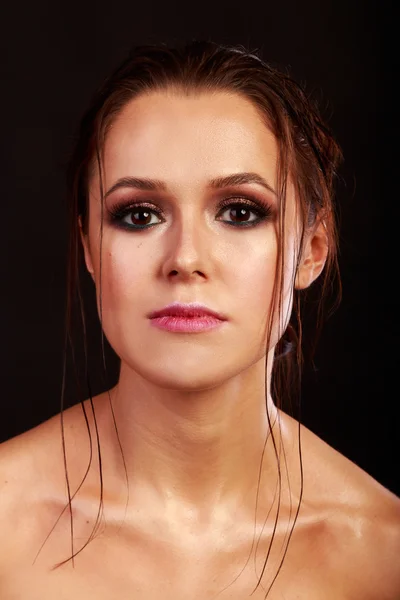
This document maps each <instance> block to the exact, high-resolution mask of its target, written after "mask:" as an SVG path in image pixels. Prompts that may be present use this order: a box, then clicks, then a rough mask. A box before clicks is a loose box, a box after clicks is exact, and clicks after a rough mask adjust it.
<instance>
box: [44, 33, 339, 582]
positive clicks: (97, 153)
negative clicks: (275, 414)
mask: <svg viewBox="0 0 400 600" xmlns="http://www.w3.org/2000/svg"><path fill="white" fill-rule="evenodd" d="M171 89H172V90H174V91H177V92H178V93H180V94H184V95H191V94H194V93H196V92H198V93H199V92H210V93H212V92H215V91H224V92H229V93H236V94H239V95H241V96H242V97H244V98H246V99H247V100H250V101H251V102H252V103H253V105H254V106H255V107H256V109H257V110H258V112H259V114H260V115H261V117H262V118H263V120H264V122H265V124H266V126H267V127H269V128H270V129H271V130H272V132H273V133H274V135H275V136H276V139H277V143H278V148H279V163H278V180H279V186H278V187H279V190H278V191H279V199H280V213H281V216H282V215H283V214H284V211H285V198H286V182H287V178H288V174H289V173H290V174H292V175H294V176H293V177H292V179H293V182H294V185H295V191H296V196H297V202H298V207H299V209H300V215H301V219H302V223H303V234H304V231H305V230H306V229H307V228H308V227H310V226H312V225H313V224H314V223H315V222H316V220H317V219H319V220H321V221H322V222H323V223H324V226H325V230H326V236H327V240H328V246H329V250H328V257H327V261H326V264H325V268H324V270H323V273H322V275H321V276H320V277H319V283H318V284H317V286H312V287H313V289H314V290H315V289H317V291H318V294H319V296H320V299H323V298H324V297H325V298H327V297H328V296H329V293H328V292H329V289H330V286H331V284H333V282H336V283H337V284H338V286H337V295H336V298H337V299H339V296H340V279H339V276H338V265H337V253H336V247H337V244H336V239H337V234H336V225H335V214H334V208H333V202H332V198H333V185H334V179H335V175H336V169H337V166H338V164H339V161H340V158H341V153H340V150H339V147H338V145H337V144H336V142H335V141H334V139H333V137H332V135H331V133H330V131H329V129H328V127H327V126H326V124H324V122H323V121H322V119H321V117H320V115H319V112H318V110H317V108H316V107H315V106H314V105H313V103H312V102H311V100H310V99H309V98H307V96H306V94H305V92H304V90H303V89H302V87H301V86H300V85H298V84H297V83H295V82H294V81H293V80H292V78H291V77H290V76H289V75H288V74H287V73H285V72H282V71H279V70H278V69H276V68H274V67H272V66H270V65H268V64H266V63H265V62H264V61H263V60H262V59H261V58H260V57H259V56H258V55H257V53H255V52H251V51H249V50H247V49H245V48H244V47H243V46H226V45H221V44H216V43H214V42H211V41H192V42H190V43H188V44H186V45H182V46H181V47H168V46H167V45H165V44H159V45H148V46H135V47H133V49H132V50H131V52H130V53H129V55H128V57H127V58H126V59H125V60H124V61H123V62H122V64H121V65H120V66H119V67H118V68H117V69H116V70H115V71H114V72H113V73H112V74H111V75H110V77H108V78H107V79H106V80H105V81H104V83H103V84H102V85H101V87H100V88H99V89H98V90H97V92H96V93H95V94H94V96H93V99H92V102H91V104H90V106H89V108H88V110H87V111H86V113H85V114H84V116H83V118H82V120H81V123H80V129H79V132H78V136H77V141H76V145H75V147H74V150H73V153H72V156H71V159H70V162H69V167H68V173H67V183H68V199H69V234H70V242H69V255H68V260H69V263H68V295H67V314H66V341H68V342H71V348H72V351H73V347H72V338H71V335H72V334H71V331H72V325H71V324H72V312H73V311H72V309H73V306H74V301H75V299H76V298H78V302H79V306H80V311H81V319H82V327H83V329H84V330H85V314H84V308H83V302H82V298H81V292H80V287H79V267H80V265H81V264H82V262H83V261H82V258H83V256H82V246H81V242H80V233H79V227H78V217H80V218H81V219H82V225H83V230H84V231H86V230H87V225H88V219H89V213H88V208H89V204H88V185H89V181H90V178H91V174H92V173H93V170H94V169H95V168H96V166H97V168H98V169H99V173H100V196H101V198H102V204H103V189H102V176H101V175H102V150H103V148H104V141H105V138H106V135H107V131H108V129H109V127H110V125H111V123H112V122H113V119H114V118H115V117H116V115H118V113H119V112H120V111H121V109H122V108H123V107H124V106H125V105H126V104H127V103H128V102H130V101H131V100H133V99H134V98H135V97H137V96H139V95H140V94H144V93H151V92H153V91H157V90H171ZM282 222H283V219H281V223H282ZM101 233H102V232H101ZM279 239H280V251H279V254H278V264H277V271H276V272H279V269H281V268H282V266H283V264H284V260H285V257H284V252H283V240H284V231H283V229H282V226H281V228H280V237H279ZM100 258H101V257H100ZM100 264H101V263H100ZM100 271H101V268H100ZM275 279H276V278H275ZM281 293H282V290H278V289H275V294H274V297H275V303H274V306H273V311H271V314H272V313H273V312H274V311H276V310H280V307H281ZM314 293H315V292H314ZM100 295H101V280H100ZM304 296H305V293H304V292H298V291H296V290H295V291H294V301H293V309H292V316H291V319H290V323H289V325H288V327H287V328H286V331H285V332H281V333H282V337H281V339H280V341H279V343H278V348H277V352H276V356H275V359H274V367H273V372H272V384H271V385H272V390H271V391H272V396H273V398H274V401H275V403H276V404H277V406H279V407H282V406H283V405H289V404H290V405H291V406H293V405H294V400H297V399H298V398H299V397H300V382H301V380H300V372H301V369H300V367H301V363H302V353H301V340H302V335H301V329H302V328H301V323H302V322H301V310H300V309H301V304H302V301H303V299H304ZM322 307H323V303H322V301H321V300H320V301H319V302H318V311H317V313H318V314H317V326H318V328H319V325H320V322H321V316H322V312H321V311H322ZM99 312H100V321H101V318H102V315H101V306H100V311H99ZM271 318H272V317H271ZM270 327H271V321H270ZM269 334H270V332H269ZM283 334H284V335H283ZM268 341H269V339H268ZM102 342H103V338H102ZM85 355H87V351H86V340H85ZM103 357H104V346H103ZM87 385H88V391H89V398H90V400H91V401H92V396H91V390H90V380H89V378H88V379H87ZM63 390H64V384H63ZM63 393H64V391H63ZM62 397H63V394H62ZM82 408H83V410H84V411H85V408H84V405H83V402H82ZM62 410H63V399H62V405H61V415H62ZM92 410H93V414H94V407H93V403H92ZM85 418H86V421H87V417H86V413H85ZM299 427H300V419H299ZM88 431H89V428H88ZM299 431H300V429H299ZM89 435H90V431H89ZM97 442H98V454H99V461H100V471H101V453H100V445H99V440H98V439H97ZM273 443H274V447H275V454H276V457H277V461H278V473H279V482H280V467H279V456H278V453H277V449H276V446H275V442H274V441H273ZM121 452H122V449H121ZM299 453H300V464H301V446H300V445H299ZM64 454H65V448H64ZM65 470H66V477H67V487H68V498H69V506H70V513H71V532H72V535H71V546H72V556H71V557H70V558H69V559H67V560H66V561H63V562H61V563H59V564H58V565H56V567H58V566H60V565H62V564H64V563H65V562H67V561H68V560H71V559H72V562H73V557H74V556H75V555H76V554H78V553H79V552H81V551H82V550H83V548H84V547H85V546H86V544H87V543H89V541H90V539H92V537H93V535H94V532H93V533H92V535H91V536H90V539H89V540H88V542H87V543H86V544H85V545H84V546H83V547H82V548H81V549H80V550H78V551H77V552H74V549H73V527H72V507H71V494H70V489H69V483H68V472H67V465H66V462H65ZM301 473H302V469H301ZM100 481H101V498H100V506H101V505H102V491H103V488H102V477H101V473H100ZM82 483H83V481H82ZM81 485H82V484H81ZM78 489H79V488H78ZM77 491H78V490H77ZM75 493H76V492H75ZM74 495H75V494H74ZM300 502H301V494H300V500H299V505H298V508H297V513H296V517H295V520H294V522H293V526H292V530H291V532H290V535H291V533H292V531H293V528H294V525H295V521H296V518H297V514H298V510H299V507H300ZM278 513H279V510H278ZM99 514H100V507H99V513H98V516H99ZM276 518H278V514H277V517H276ZM96 524H97V521H96ZM275 527H276V522H275ZM95 528H96V525H95ZM95 528H94V529H95ZM290 535H289V537H288V540H287V544H288V543H289V539H290ZM271 544H272V540H271ZM271 544H270V548H271ZM286 549H287V545H286ZM285 552H286V550H285ZM268 556H269V552H268ZM268 556H267V559H268ZM266 562H267V560H266V561H265V564H266ZM282 562H283V558H282ZM282 562H281V563H280V566H281V565H282ZM280 566H279V568H278V572H277V573H276V575H275V577H274V578H273V580H272V582H271V584H270V586H269V588H268V591H269V590H270V589H271V587H272V584H273V582H274V581H275V579H276V576H277V574H278V573H279V569H280ZM264 568H265V566H264ZM263 571H264V570H263ZM261 577H262V575H261ZM261 577H260V580H261ZM259 583H260V581H259ZM268 591H267V594H268Z"/></svg>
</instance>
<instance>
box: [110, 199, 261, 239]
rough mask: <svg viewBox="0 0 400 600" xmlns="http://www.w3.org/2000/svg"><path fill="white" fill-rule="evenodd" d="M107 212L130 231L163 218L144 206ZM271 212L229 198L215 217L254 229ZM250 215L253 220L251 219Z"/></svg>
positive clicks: (133, 206)
mask: <svg viewBox="0 0 400 600" xmlns="http://www.w3.org/2000/svg"><path fill="white" fill-rule="evenodd" d="M108 212H109V215H110V220H111V222H112V223H113V224H115V225H116V226H118V227H121V228H123V229H129V230H131V231H132V230H133V231H135V230H136V231H139V230H143V229H149V228H150V227H153V226H154V225H157V223H159V222H161V221H162V218H163V213H162V212H161V211H160V210H158V209H155V208H154V207H152V206H148V205H146V204H134V205H132V204H131V205H126V204H125V205H124V204H121V205H116V206H114V207H113V208H112V209H108ZM271 212H272V209H271V206H270V205H268V204H264V203H260V202H259V201H257V203H256V201H251V200H246V199H242V200H241V201H240V202H239V201H236V202H232V198H230V199H225V200H223V201H222V202H220V203H219V205H218V214H217V216H218V217H219V216H221V215H224V214H226V215H227V218H226V219H218V220H220V221H222V222H223V223H226V224H227V225H230V226H232V227H236V228H239V227H254V226H256V225H257V224H258V223H260V222H261V221H265V220H266V219H268V218H269V217H270V216H271ZM251 213H252V214H253V215H254V216H255V218H253V219H251ZM249 217H250V218H249ZM157 219H158V220H157ZM160 219H161V221H160Z"/></svg>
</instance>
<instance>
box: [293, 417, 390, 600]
mask: <svg viewBox="0 0 400 600" xmlns="http://www.w3.org/2000/svg"><path fill="white" fill-rule="evenodd" d="M301 437H302V447H303V449H304V454H303V465H304V483H305V487H304V489H305V492H306V502H307V501H308V502H309V503H310V504H311V506H312V507H313V510H314V513H315V514H322V515H324V518H325V519H326V523H329V527H330V539H331V540H333V541H334V542H333V544H332V548H335V551H334V552H332V562H333V564H334V565H335V570H336V569H337V570H338V573H340V577H341V578H343V581H346V582H347V584H348V587H349V589H352V590H354V597H360V598H361V597H362V598H364V599H371V600H375V599H376V600H378V599H379V600H398V599H399V598H400V499H399V498H398V497H397V496H396V495H395V494H393V493H392V492H391V491H390V490H388V489H386V488H385V487H384V486H382V485H381V484H380V483H379V482H378V481H376V480H375V479H374V478H373V477H371V476H370V475H369V474H368V473H366V472H365V471H364V470H363V469H361V468H360V467H359V466H357V465H356V464H355V463H353V462H352V461H351V460H349V459H348V458H346V457H345V456H343V455H342V454H340V453H339V452H337V451H336V450H335V449H334V448H332V447H331V446H329V445H328V444H326V443H325V442H324V441H323V440H321V439H320V438H319V437H318V436H316V435H315V434H314V433H312V432H311V431H310V430H309V429H307V428H305V427H304V428H302V433H301Z"/></svg>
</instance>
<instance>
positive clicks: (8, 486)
mask: <svg viewBox="0 0 400 600" xmlns="http://www.w3.org/2000/svg"><path fill="white" fill-rule="evenodd" d="M69 411H70V409H67V411H65V412H66V414H67V417H66V421H67V423H68V424H70V423H71V421H72V417H73V411H70V412H69ZM64 488H65V471H64V464H63V449H62V436H61V424H60V414H57V415H55V416H53V417H51V418H50V419H48V420H47V421H44V422H43V423H41V424H39V425H37V426H36V427H33V428H32V429H29V430H28V431H26V432H24V433H21V434H19V435H17V436H15V437H12V438H10V439H8V440H6V441H5V442H2V443H1V444H0V531H1V532H2V543H1V544H0V577H2V575H3V569H5V568H6V567H7V565H9V564H11V563H12V562H14V561H15V560H17V561H18V559H19V557H20V555H21V550H22V548H23V546H24V544H27V543H28V544H29V542H30V540H32V539H33V538H35V536H36V535H37V530H38V529H40V527H41V520H42V516H43V513H44V511H45V510H46V505H47V504H48V503H49V501H50V499H52V498H53V499H56V498H57V497H60V495H61V494H64Z"/></svg>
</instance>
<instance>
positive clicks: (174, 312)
mask: <svg viewBox="0 0 400 600" xmlns="http://www.w3.org/2000/svg"><path fill="white" fill-rule="evenodd" d="M205 315H209V316H211V317H215V318H216V319H220V320H221V321H226V320H227V319H226V317H225V316H224V315H222V314H221V313H218V312H216V311H215V310H212V309H211V308H208V306H205V305H204V304H200V303H199V302H189V303H188V304H182V303H181V302H172V304H168V306H164V308H161V309H160V310H154V311H153V312H151V313H150V314H149V315H148V316H149V319H155V318H156V317H187V318H190V317H204V316H205Z"/></svg>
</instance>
